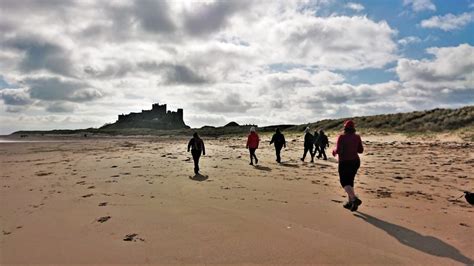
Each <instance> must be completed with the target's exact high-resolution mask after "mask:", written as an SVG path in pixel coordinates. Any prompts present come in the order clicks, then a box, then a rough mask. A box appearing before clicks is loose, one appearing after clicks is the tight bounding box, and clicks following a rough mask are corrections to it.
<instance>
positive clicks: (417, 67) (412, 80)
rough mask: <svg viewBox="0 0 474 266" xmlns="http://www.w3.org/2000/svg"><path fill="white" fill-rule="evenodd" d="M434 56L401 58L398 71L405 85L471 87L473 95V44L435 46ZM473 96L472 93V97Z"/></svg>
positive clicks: (439, 88)
mask: <svg viewBox="0 0 474 266" xmlns="http://www.w3.org/2000/svg"><path fill="white" fill-rule="evenodd" d="M427 52H428V53H430V54H433V55H434V57H435V58H434V59H431V60H429V59H423V60H411V59H405V58H402V59H400V60H398V64H397V67H396V72H397V74H398V76H399V77H400V80H401V81H402V82H403V83H404V85H405V87H409V88H416V89H420V90H423V91H427V92H430V91H435V92H440V91H443V90H470V91H472V92H473V94H472V95H474V47H473V46H471V45H469V44H461V45H459V46H455V47H442V48H438V47H432V48H429V49H427ZM472 98H474V96H473V97H471V100H472Z"/></svg>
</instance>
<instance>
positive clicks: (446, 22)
mask: <svg viewBox="0 0 474 266" xmlns="http://www.w3.org/2000/svg"><path fill="white" fill-rule="evenodd" d="M472 21H474V13H472V12H471V13H467V12H466V13H462V14H459V15H454V14H446V15H444V16H433V17H431V18H429V19H425V20H423V21H421V26H422V27H423V28H438V29H442V30H444V31H451V30H458V29H460V28H462V27H464V26H466V25H467V24H469V23H471V22H472Z"/></svg>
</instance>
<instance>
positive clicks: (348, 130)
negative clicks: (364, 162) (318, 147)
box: [332, 120, 364, 211]
mask: <svg viewBox="0 0 474 266" xmlns="http://www.w3.org/2000/svg"><path fill="white" fill-rule="evenodd" d="M355 132H356V130H355V125H354V122H353V121H352V120H347V121H346V122H344V133H343V134H341V135H339V137H338V138H337V142H336V148H335V149H334V150H333V151H332V155H333V156H336V155H338V156H339V160H338V161H339V166H338V171H339V181H340V183H341V186H342V187H343V188H344V190H345V191H346V193H347V196H348V197H349V201H347V202H346V203H345V204H344V205H343V206H344V208H346V209H349V210H351V211H357V208H358V207H359V205H361V204H362V201H361V200H360V199H359V198H358V197H357V196H356V195H355V192H354V178H355V176H356V174H357V170H358V169H359V167H360V159H359V155H358V153H362V152H364V147H363V146H362V140H361V138H360V136H359V135H357V134H356V133H355Z"/></svg>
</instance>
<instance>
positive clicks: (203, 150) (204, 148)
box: [201, 140, 206, 155]
mask: <svg viewBox="0 0 474 266" xmlns="http://www.w3.org/2000/svg"><path fill="white" fill-rule="evenodd" d="M201 146H202V155H206V147H204V141H202V140H201Z"/></svg>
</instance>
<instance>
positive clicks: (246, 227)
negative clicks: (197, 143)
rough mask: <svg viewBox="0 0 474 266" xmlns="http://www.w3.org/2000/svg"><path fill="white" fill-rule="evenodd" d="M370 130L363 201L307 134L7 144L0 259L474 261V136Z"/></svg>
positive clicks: (1, 156) (3, 146)
mask: <svg viewBox="0 0 474 266" xmlns="http://www.w3.org/2000/svg"><path fill="white" fill-rule="evenodd" d="M362 137H363V139H364V141H365V142H364V144H365V148H366V150H365V153H364V154H363V155H362V157H361V160H362V166H361V168H360V170H359V174H358V176H357V177H356V185H355V188H356V192H357V194H358V195H359V196H360V198H361V199H362V200H363V204H362V206H361V207H360V208H359V211H358V212H350V211H348V210H346V209H344V208H343V207H342V203H343V202H344V201H345V200H346V198H345V193H344V191H343V190H342V189H341V187H340V185H339V180H338V176H337V161H336V160H335V159H334V158H333V157H332V156H329V157H330V158H329V160H328V161H323V160H316V162H315V163H310V162H309V159H308V158H307V159H306V160H307V162H305V163H302V162H301V161H300V160H299V158H300V157H301V155H302V152H303V149H302V147H303V143H302V136H301V135H289V136H287V141H288V147H287V148H286V149H284V150H283V152H282V160H283V163H282V164H281V165H279V164H277V163H276V162H275V157H274V149H273V146H270V145H269V139H270V136H269V135H265V136H262V141H263V142H262V143H261V145H260V149H258V150H257V156H259V160H260V162H259V165H258V166H255V167H253V166H250V165H248V162H249V159H248V151H247V150H246V149H245V136H242V137H219V138H212V139H210V138H204V141H205V144H206V149H207V154H206V156H204V157H202V159H201V171H202V175H201V176H194V173H193V163H192V159H191V154H190V153H187V152H186V144H187V141H188V138H184V137H173V138H172V137H160V138H151V137H150V138H115V139H114V138H100V139H99V138H87V139H70V140H58V141H57V142H55V141H52V142H4V143H0V169H1V170H0V200H1V205H2V207H1V212H0V227H1V230H2V233H1V234H0V264H2V265H7V264H32V263H38V264H70V263H77V264H82V263H90V264H119V263H134V264H148V263H152V264H170V263H179V264H188V263H219V264H232V263H238V264H243V263H257V264H260V263H263V264H287V263H290V264H303V263H309V264H376V265H381V264H405V265H414V264H431V265H463V264H472V263H473V260H474V244H473V241H472V240H473V238H474V222H473V221H474V207H473V206H471V205H469V204H468V203H467V202H466V201H465V200H464V198H459V197H460V196H461V195H462V191H464V190H470V191H472V189H473V188H474V176H473V174H472V173H473V172H474V144H473V143H472V142H463V141H460V140H455V141H453V140H450V139H448V140H449V141H445V142H438V141H418V140H411V139H406V138H401V137H396V136H394V137H391V136H381V137H377V136H372V137H364V136H362ZM334 139H335V136H334V135H332V136H330V141H331V147H330V148H329V149H328V152H327V153H328V155H330V150H331V149H332V148H333V145H334V143H333V142H334Z"/></svg>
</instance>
